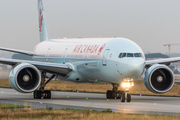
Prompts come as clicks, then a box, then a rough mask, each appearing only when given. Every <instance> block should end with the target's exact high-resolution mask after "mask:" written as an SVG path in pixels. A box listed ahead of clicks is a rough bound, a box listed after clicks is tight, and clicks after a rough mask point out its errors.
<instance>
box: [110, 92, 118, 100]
mask: <svg viewBox="0 0 180 120" xmlns="http://www.w3.org/2000/svg"><path fill="white" fill-rule="evenodd" d="M116 96H117V94H116V92H114V91H111V99H115V97H116Z"/></svg>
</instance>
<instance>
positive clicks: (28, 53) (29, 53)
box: [0, 47, 33, 56]
mask: <svg viewBox="0 0 180 120" xmlns="http://www.w3.org/2000/svg"><path fill="white" fill-rule="evenodd" d="M0 50H3V51H9V52H15V53H20V54H25V55H29V56H33V52H29V51H23V50H16V49H10V48H3V47H0Z"/></svg>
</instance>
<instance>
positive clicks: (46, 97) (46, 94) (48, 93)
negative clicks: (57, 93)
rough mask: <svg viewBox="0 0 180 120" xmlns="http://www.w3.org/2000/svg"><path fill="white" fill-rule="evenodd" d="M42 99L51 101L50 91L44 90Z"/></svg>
mask: <svg viewBox="0 0 180 120" xmlns="http://www.w3.org/2000/svg"><path fill="white" fill-rule="evenodd" d="M43 94H44V97H43V98H44V99H51V91H50V90H44V93H43Z"/></svg>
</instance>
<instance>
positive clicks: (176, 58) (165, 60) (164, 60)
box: [145, 57, 180, 67]
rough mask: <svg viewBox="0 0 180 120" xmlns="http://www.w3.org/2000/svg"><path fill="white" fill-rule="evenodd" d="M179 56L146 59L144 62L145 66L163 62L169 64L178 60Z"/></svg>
mask: <svg viewBox="0 0 180 120" xmlns="http://www.w3.org/2000/svg"><path fill="white" fill-rule="evenodd" d="M179 61H180V57H175V58H166V59H157V60H148V61H146V62H145V65H146V67H148V66H151V65H153V64H165V65H170V63H172V62H179Z"/></svg>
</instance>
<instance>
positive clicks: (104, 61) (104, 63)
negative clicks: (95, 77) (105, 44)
mask: <svg viewBox="0 0 180 120" xmlns="http://www.w3.org/2000/svg"><path fill="white" fill-rule="evenodd" d="M108 54H109V49H106V50H105V51H104V54H103V57H102V65H103V66H106V65H107V57H108Z"/></svg>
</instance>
